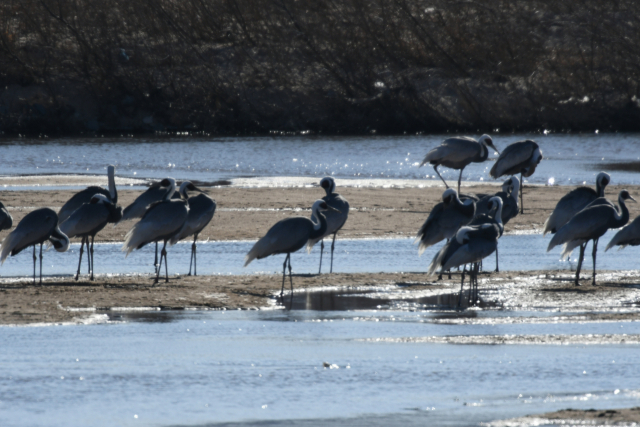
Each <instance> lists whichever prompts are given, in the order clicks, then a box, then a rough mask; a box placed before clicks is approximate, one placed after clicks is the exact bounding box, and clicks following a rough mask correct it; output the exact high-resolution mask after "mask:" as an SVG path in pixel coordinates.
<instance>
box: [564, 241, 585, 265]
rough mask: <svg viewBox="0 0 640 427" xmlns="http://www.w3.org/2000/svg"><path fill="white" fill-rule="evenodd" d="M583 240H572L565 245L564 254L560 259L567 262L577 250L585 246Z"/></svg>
mask: <svg viewBox="0 0 640 427" xmlns="http://www.w3.org/2000/svg"><path fill="white" fill-rule="evenodd" d="M583 243H584V241H582V240H572V241H570V242H567V243H565V244H564V245H563V246H562V254H561V255H560V259H562V260H565V259H567V258H569V257H570V256H571V253H572V252H573V250H574V249H575V248H577V247H578V246H580V245H581V244H583Z"/></svg>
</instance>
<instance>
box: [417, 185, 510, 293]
mask: <svg viewBox="0 0 640 427" xmlns="http://www.w3.org/2000/svg"><path fill="white" fill-rule="evenodd" d="M491 203H492V204H495V205H496V208H497V211H496V216H495V219H488V220H487V221H488V222H486V223H484V224H478V225H474V226H464V227H461V228H460V230H458V232H457V233H456V236H455V238H454V239H451V240H449V242H448V243H447V244H446V245H444V246H443V247H442V248H441V249H440V250H439V251H438V253H436V255H435V256H434V257H433V260H432V261H431V264H430V265H429V270H428V274H435V272H436V270H438V269H440V272H441V273H442V272H443V271H446V270H449V269H451V268H454V267H459V266H461V265H464V266H465V267H463V271H462V281H461V283H460V299H459V302H458V305H460V304H461V302H462V289H463V285H464V272H465V269H466V264H474V265H472V266H471V268H470V270H469V272H470V273H469V274H470V276H469V283H470V285H471V287H472V288H473V289H477V282H478V277H477V276H478V267H479V266H478V263H479V262H480V261H482V259H484V258H485V257H487V256H489V255H491V254H492V253H493V251H495V250H496V248H497V247H498V238H499V237H500V236H501V235H502V232H503V230H504V226H503V225H502V221H501V220H500V216H501V213H502V200H501V199H500V198H499V197H493V198H492V199H491ZM472 299H473V298H472ZM474 301H475V299H474Z"/></svg>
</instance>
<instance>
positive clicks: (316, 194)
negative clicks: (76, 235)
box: [0, 178, 640, 242]
mask: <svg viewBox="0 0 640 427" xmlns="http://www.w3.org/2000/svg"><path fill="white" fill-rule="evenodd" d="M65 179H66V178H65ZM338 185H340V181H338ZM204 188H205V189H206V191H207V192H208V194H209V195H210V196H211V197H212V198H214V199H215V200H216V202H217V204H218V209H217V211H216V213H215V216H214V218H213V220H212V221H211V223H210V224H209V225H208V226H207V227H206V228H205V229H204V230H203V232H202V233H201V234H200V237H199V238H200V239H202V240H207V239H210V240H241V239H258V238H260V237H261V236H263V235H264V234H265V233H266V232H267V230H268V229H269V228H270V227H271V226H272V225H273V224H275V223H276V222H277V221H279V220H281V219H283V218H287V217H290V216H296V215H302V216H309V215H310V212H309V208H310V206H311V205H312V204H313V202H314V201H315V200H316V199H319V198H321V197H322V196H323V195H324V191H322V189H320V188H319V187H303V188H299V187H294V188H236V187H226V186H222V187H212V188H211V187H210V188H206V187H204ZM571 188H573V187H564V186H563V187H560V186H553V187H547V186H526V187H525V189H524V206H525V212H524V215H518V216H517V217H516V218H514V219H513V220H511V222H509V224H507V226H506V228H505V231H506V232H507V233H517V232H529V231H535V230H541V228H542V226H543V224H544V221H545V219H546V218H547V217H548V216H549V215H550V214H551V212H552V211H553V208H554V207H555V205H556V203H557V202H558V200H560V198H561V197H562V196H563V195H565V194H566V193H567V192H568V191H569V190H570V189H571ZM622 188H623V187H622V186H610V187H608V188H607V196H608V197H609V198H610V199H615V198H616V195H617V193H618V191H620V189H622ZM625 188H627V189H628V190H629V192H630V193H631V195H633V196H635V197H636V198H638V200H640V188H639V187H637V186H626V187H625ZM443 190H444V189H443V188H442V187H425V188H354V187H338V191H339V192H340V194H342V195H343V196H344V197H345V198H346V199H347V200H349V202H350V205H351V211H350V212H349V220H348V221H347V223H346V224H345V226H344V228H343V229H342V230H341V231H340V233H339V237H348V238H367V237H407V236H414V235H415V234H416V232H417V231H418V229H419V228H420V226H421V225H422V223H424V221H425V220H426V219H427V217H428V216H429V212H430V211H431V208H432V207H433V206H434V205H435V204H436V203H439V202H440V201H441V200H442V199H441V196H442V192H443ZM76 191H77V190H50V191H15V192H14V191H3V192H2V193H0V197H1V199H0V200H2V202H3V203H4V204H5V206H7V207H8V209H9V213H10V214H11V215H12V216H13V219H14V225H15V224H17V223H18V222H19V221H20V219H22V218H23V217H24V216H25V215H26V214H27V213H29V212H30V211H32V210H33V209H36V208H40V207H45V206H46V207H50V208H52V209H54V210H56V211H57V210H59V209H60V207H61V206H62V205H63V204H64V203H65V202H66V201H67V200H68V199H69V198H70V197H71V196H72V195H73V194H75V192H76ZM496 191H498V187H497V186H496V185H474V186H468V187H464V188H463V193H494V192H496ZM140 193H141V190H140V191H134V190H124V189H120V190H119V191H118V202H119V204H120V205H121V206H123V207H124V206H127V205H128V204H129V203H131V202H132V201H133V200H134V199H135V198H136V197H137V196H138V195H139V194H140ZM628 206H629V210H630V212H631V218H634V217H635V216H636V215H638V214H640V205H638V204H635V203H629V204H628ZM133 224H134V222H132V221H129V222H124V223H121V224H118V225H117V226H116V227H112V226H107V227H105V229H104V230H102V231H101V232H100V234H98V235H97V236H96V240H97V241H105V242H114V241H122V240H124V235H125V234H126V233H127V231H128V230H129V229H130V228H131V227H132V225H133ZM7 234H8V231H3V232H0V239H2V238H4V237H5V236H6V235H7Z"/></svg>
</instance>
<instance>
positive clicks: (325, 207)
mask: <svg viewBox="0 0 640 427" xmlns="http://www.w3.org/2000/svg"><path fill="white" fill-rule="evenodd" d="M311 210H312V211H313V213H314V214H315V213H318V212H322V211H334V212H338V213H340V211H339V210H338V209H336V208H334V207H332V206H329V204H328V203H327V202H325V201H324V200H322V199H318V200H316V201H315V202H314V203H313V206H312V207H311Z"/></svg>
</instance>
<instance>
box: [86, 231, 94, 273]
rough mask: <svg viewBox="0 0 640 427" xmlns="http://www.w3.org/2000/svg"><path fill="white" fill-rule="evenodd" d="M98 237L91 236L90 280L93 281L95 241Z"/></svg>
mask: <svg viewBox="0 0 640 427" xmlns="http://www.w3.org/2000/svg"><path fill="white" fill-rule="evenodd" d="M95 238H96V236H91V277H90V278H89V280H93V239H95ZM88 245H89V238H88V237H87V246H88Z"/></svg>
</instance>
